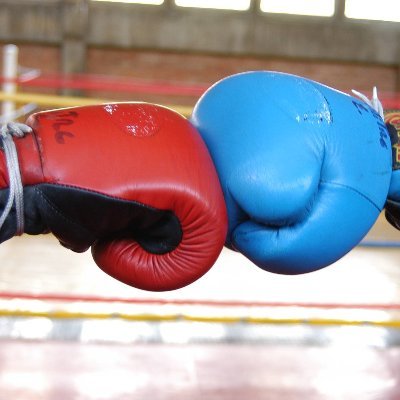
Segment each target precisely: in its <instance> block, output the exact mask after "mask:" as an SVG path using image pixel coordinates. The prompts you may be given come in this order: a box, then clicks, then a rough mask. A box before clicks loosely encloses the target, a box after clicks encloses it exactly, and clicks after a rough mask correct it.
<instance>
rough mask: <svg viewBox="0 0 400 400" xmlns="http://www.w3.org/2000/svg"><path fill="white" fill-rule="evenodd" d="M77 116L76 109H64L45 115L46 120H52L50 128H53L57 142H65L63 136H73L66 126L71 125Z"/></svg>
mask: <svg viewBox="0 0 400 400" xmlns="http://www.w3.org/2000/svg"><path fill="white" fill-rule="evenodd" d="M77 117H78V113H77V112H76V111H72V110H71V111H66V112H62V113H54V115H52V114H51V113H50V114H48V115H47V116H46V118H47V119H48V120H54V121H55V122H54V123H53V124H52V128H53V129H54V138H55V139H56V142H57V143H58V144H65V138H73V137H74V136H75V135H74V134H73V133H72V132H70V131H69V130H67V129H65V127H66V126H69V125H72V124H73V123H74V122H75V119H76V118H77Z"/></svg>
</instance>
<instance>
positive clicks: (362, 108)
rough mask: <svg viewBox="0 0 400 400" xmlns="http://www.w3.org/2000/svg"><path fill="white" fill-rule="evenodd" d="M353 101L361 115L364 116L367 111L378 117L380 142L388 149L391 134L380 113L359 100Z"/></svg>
mask: <svg viewBox="0 0 400 400" xmlns="http://www.w3.org/2000/svg"><path fill="white" fill-rule="evenodd" d="M352 103H353V105H354V106H355V107H356V109H357V111H358V113H359V114H360V115H361V116H364V115H365V113H367V114H372V116H373V117H374V118H375V119H376V123H377V125H378V130H379V143H380V145H381V147H384V148H385V149H388V148H389V147H388V145H387V144H386V141H387V139H388V138H389V134H388V131H387V128H386V125H385V124H384V123H383V121H382V117H381V116H380V115H379V113H378V112H377V111H375V110H374V109H373V108H371V107H369V106H367V105H366V104H364V103H361V102H359V101H356V100H353V101H352Z"/></svg>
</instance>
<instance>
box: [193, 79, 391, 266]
mask: <svg viewBox="0 0 400 400" xmlns="http://www.w3.org/2000/svg"><path fill="white" fill-rule="evenodd" d="M191 120H192V122H193V124H194V125H195V126H196V127H197V129H198V130H199V132H200V134H201V135H202V137H203V139H204V140H205V142H206V144H207V146H208V149H209V151H210V154H211V156H212V158H213V160H214V163H215V165H216V167H217V171H218V174H219V177H220V181H221V184H222V187H223V191H224V196H225V201H226V204H227V209H228V220H229V228H228V235H227V239H226V245H227V246H228V247H230V248H233V249H235V250H238V251H240V252H242V253H243V254H244V255H245V256H246V257H248V258H249V259H250V260H251V261H253V262H254V263H255V264H256V265H258V266H259V267H261V268H263V269H265V270H268V271H271V272H276V273H283V274H298V273H305V272H310V271H314V270H317V269H320V268H322V267H325V266H327V265H329V264H331V263H333V262H335V261H337V260H338V259H339V258H341V257H342V256H343V255H345V254H346V253H347V252H348V251H349V250H351V249H352V248H353V247H354V246H355V245H357V243H359V241H360V240H361V239H362V238H363V237H364V236H365V234H366V233H367V232H368V230H369V229H370V228H371V227H372V225H373V224H374V222H375V221H376V219H377V217H378V216H379V213H380V212H381V210H382V208H383V206H384V204H385V200H386V196H387V193H388V188H389V184H390V176H391V150H390V148H391V145H390V138H389V136H388V134H387V131H386V127H385V125H384V123H383V121H382V119H381V117H380V116H379V115H378V114H377V113H376V112H375V111H374V110H373V109H372V108H370V107H369V106H368V105H366V104H364V103H362V102H361V101H359V100H357V99H355V98H353V97H350V96H348V95H346V94H344V93H341V92H338V91H336V90H333V89H331V88H329V87H326V86H323V85H321V84H318V83H316V82H313V81H310V80H307V79H304V78H301V77H297V76H293V75H289V74H283V73H274V72H267V71H258V72H247V73H242V74H238V75H233V76H231V77H227V78H225V79H223V80H222V81H220V82H218V83H216V84H215V85H214V86H212V87H211V88H210V89H209V90H208V91H207V92H206V93H205V94H204V95H203V96H202V98H201V99H200V100H199V101H198V103H197V105H196V107H195V109H194V111H193V114H192V117H191Z"/></svg>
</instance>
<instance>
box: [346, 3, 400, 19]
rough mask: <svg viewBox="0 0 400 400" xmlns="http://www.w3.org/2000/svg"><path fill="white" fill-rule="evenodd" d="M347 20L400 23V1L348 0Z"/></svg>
mask: <svg viewBox="0 0 400 400" xmlns="http://www.w3.org/2000/svg"><path fill="white" fill-rule="evenodd" d="M344 14H345V16H346V17H347V18H355V19H372V20H380V21H393V22H400V7H399V0H379V1H372V0H370V1H366V0H346V7H345V11H344Z"/></svg>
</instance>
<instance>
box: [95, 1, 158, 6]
mask: <svg viewBox="0 0 400 400" xmlns="http://www.w3.org/2000/svg"><path fill="white" fill-rule="evenodd" d="M92 1H104V2H109V3H132V4H154V5H156V6H159V5H160V4H163V3H164V0H92Z"/></svg>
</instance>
